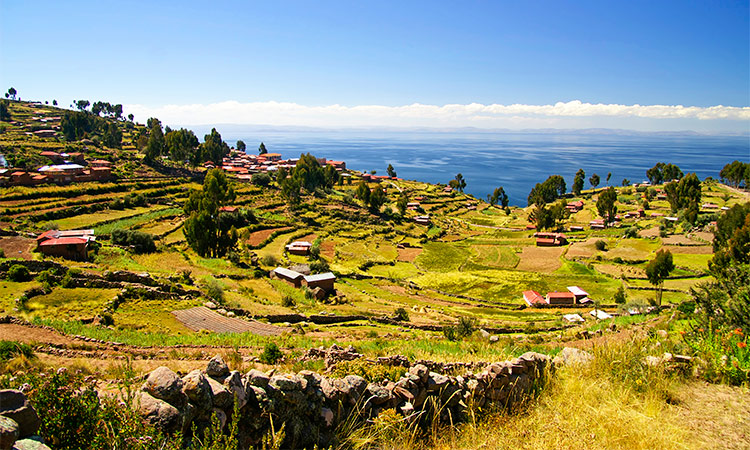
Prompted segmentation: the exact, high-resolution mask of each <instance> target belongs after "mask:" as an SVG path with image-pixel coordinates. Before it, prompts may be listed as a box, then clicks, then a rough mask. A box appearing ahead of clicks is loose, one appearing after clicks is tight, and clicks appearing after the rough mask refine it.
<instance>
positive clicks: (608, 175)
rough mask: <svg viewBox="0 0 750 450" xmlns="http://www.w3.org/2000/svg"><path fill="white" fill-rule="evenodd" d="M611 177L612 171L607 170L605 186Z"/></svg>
mask: <svg viewBox="0 0 750 450" xmlns="http://www.w3.org/2000/svg"><path fill="white" fill-rule="evenodd" d="M610 178H612V172H607V186H609V179H610Z"/></svg>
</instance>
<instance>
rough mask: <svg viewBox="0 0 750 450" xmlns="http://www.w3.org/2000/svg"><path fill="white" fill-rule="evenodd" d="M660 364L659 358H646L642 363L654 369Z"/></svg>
mask: <svg viewBox="0 0 750 450" xmlns="http://www.w3.org/2000/svg"><path fill="white" fill-rule="evenodd" d="M661 362H662V359H661V357H659V356H646V357H645V358H643V363H644V364H646V365H647V366H650V367H656V366H658V365H660V364H661Z"/></svg>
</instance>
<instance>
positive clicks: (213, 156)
mask: <svg viewBox="0 0 750 450" xmlns="http://www.w3.org/2000/svg"><path fill="white" fill-rule="evenodd" d="M228 154H229V146H228V145H227V143H226V142H224V141H223V140H222V139H221V134H219V132H218V131H216V128H212V129H211V133H210V134H207V135H205V136H203V143H202V144H201V145H200V158H199V159H200V161H199V162H198V163H202V162H205V161H212V162H213V163H214V164H217V165H219V164H221V160H222V159H224V157H225V156H227V155H228ZM196 165H197V164H196Z"/></svg>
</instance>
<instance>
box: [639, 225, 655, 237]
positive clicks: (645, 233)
mask: <svg viewBox="0 0 750 450" xmlns="http://www.w3.org/2000/svg"><path fill="white" fill-rule="evenodd" d="M638 235H639V236H641V237H645V238H650V237H659V227H653V228H649V229H648V230H641V231H639V232H638Z"/></svg>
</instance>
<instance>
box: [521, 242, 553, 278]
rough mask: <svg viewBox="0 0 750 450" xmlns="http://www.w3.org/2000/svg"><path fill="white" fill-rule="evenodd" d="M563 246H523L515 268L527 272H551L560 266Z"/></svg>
mask: <svg viewBox="0 0 750 450" xmlns="http://www.w3.org/2000/svg"><path fill="white" fill-rule="evenodd" d="M563 252H565V247H524V248H523V252H522V253H521V255H520V256H521V260H520V261H519V263H518V266H516V268H517V269H518V270H523V271H527V272H542V273H552V272H554V271H555V270H557V269H559V268H560V267H561V266H562V261H560V257H561V256H562V254H563Z"/></svg>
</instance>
